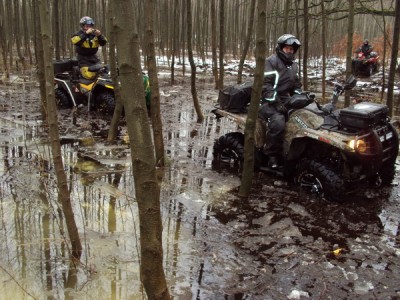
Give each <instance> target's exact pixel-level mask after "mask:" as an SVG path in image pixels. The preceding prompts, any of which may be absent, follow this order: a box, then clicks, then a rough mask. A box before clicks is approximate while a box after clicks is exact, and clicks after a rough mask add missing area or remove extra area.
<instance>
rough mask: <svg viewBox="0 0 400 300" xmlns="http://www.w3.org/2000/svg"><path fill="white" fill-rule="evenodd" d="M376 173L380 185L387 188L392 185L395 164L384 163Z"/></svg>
mask: <svg viewBox="0 0 400 300" xmlns="http://www.w3.org/2000/svg"><path fill="white" fill-rule="evenodd" d="M378 173H379V176H380V178H381V180H382V183H381V185H383V186H389V185H390V184H391V183H392V181H393V179H394V176H395V175H396V165H395V163H394V162H393V163H389V162H387V163H384V164H383V165H382V168H381V170H380V171H379V172H378Z"/></svg>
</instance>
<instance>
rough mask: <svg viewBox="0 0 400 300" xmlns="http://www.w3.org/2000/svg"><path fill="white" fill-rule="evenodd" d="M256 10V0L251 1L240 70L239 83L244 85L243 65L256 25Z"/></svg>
mask: <svg viewBox="0 0 400 300" xmlns="http://www.w3.org/2000/svg"><path fill="white" fill-rule="evenodd" d="M255 10H256V0H251V4H250V14H249V20H248V26H247V33H246V41H245V43H244V47H243V51H242V55H241V57H240V61H239V70H238V77H237V83H242V72H243V65H244V60H245V59H246V55H247V52H248V51H249V47H250V41H251V36H252V33H253V24H254V11H255Z"/></svg>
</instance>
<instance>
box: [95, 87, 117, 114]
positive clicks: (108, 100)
mask: <svg viewBox="0 0 400 300" xmlns="http://www.w3.org/2000/svg"><path fill="white" fill-rule="evenodd" d="M96 103H98V105H99V107H98V108H99V109H101V110H104V111H105V112H106V113H108V114H113V113H114V109H115V97H114V93H110V92H103V93H101V94H99V95H98V96H97V97H96Z"/></svg>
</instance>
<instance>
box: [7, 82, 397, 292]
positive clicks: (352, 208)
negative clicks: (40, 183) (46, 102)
mask: <svg viewBox="0 0 400 300" xmlns="http://www.w3.org/2000/svg"><path fill="white" fill-rule="evenodd" d="M373 79H374V78H371V79H366V81H367V82H368V81H369V82H371V80H373ZM375 79H376V77H375ZM198 82H199V84H198V92H199V98H200V102H201V105H202V107H203V109H204V113H205V116H206V119H205V121H204V123H203V124H196V123H195V120H196V116H195V113H194V111H193V107H192V106H193V105H192V103H191V101H192V100H191V93H190V80H189V79H188V78H183V77H180V78H179V79H178V84H177V85H176V86H170V85H169V83H168V78H164V79H163V78H160V90H161V94H162V97H161V99H162V100H161V101H162V105H161V110H162V114H163V126H164V131H165V147H166V153H167V155H168V158H169V160H170V165H169V166H168V171H166V173H171V174H172V173H174V172H176V175H175V176H172V175H166V177H165V183H164V184H163V189H164V190H165V189H167V190H168V191H164V192H163V195H162V197H161V199H162V206H163V208H162V211H163V214H164V218H165V219H169V220H174V222H176V224H181V226H182V228H180V229H179V230H178V229H177V228H175V229H174V231H173V233H174V234H175V235H173V236H174V239H175V243H173V246H171V245H169V244H168V243H169V242H168V241H167V242H166V243H167V245H166V246H165V247H166V249H167V250H168V249H172V248H173V249H174V251H173V253H172V254H174V255H172V254H171V253H169V251H166V252H167V253H165V257H166V258H165V259H166V274H167V280H168V284H169V286H170V289H171V294H172V295H173V296H174V298H176V299H307V298H309V299H400V285H399V282H400V272H399V268H400V225H399V224H400V200H399V199H400V187H399V182H400V169H399V162H397V172H396V178H395V180H394V181H393V184H392V186H391V187H386V188H382V189H370V190H365V191H363V193H361V194H359V195H356V196H352V197H349V199H347V201H346V202H345V203H342V204H337V203H331V202H327V201H324V200H321V199H315V198H311V197H306V196H304V195H301V194H299V192H298V191H297V190H296V189H295V188H293V187H291V186H289V185H288V184H287V183H286V182H285V181H283V180H282V179H280V178H276V177H274V176H270V175H266V174H263V173H259V174H256V178H255V180H254V184H253V188H252V193H251V196H250V198H249V199H248V200H246V201H243V200H242V199H241V198H239V197H238V196H237V193H236V192H237V187H238V185H239V175H238V174H237V173H235V171H234V170H231V169H230V168H229V167H227V168H216V167H215V166H213V164H212V145H213V142H214V140H215V139H216V138H218V136H220V135H222V134H223V133H226V132H228V131H229V130H231V129H232V128H234V125H232V124H229V123H228V122H224V121H223V120H216V118H215V117H214V115H213V114H212V113H211V110H212V108H213V105H214V104H215V99H216V96H217V91H216V90H215V89H214V88H213V82H212V80H211V79H209V78H207V77H204V78H201V77H200V78H199V81H198ZM227 82H228V83H229V82H231V83H233V82H234V77H233V76H230V77H229V75H228V76H227ZM22 86H23V88H21V87H22ZM38 99H39V98H38V88H37V86H36V85H34V86H28V87H25V86H24V85H23V84H22V83H13V84H7V85H1V86H0V108H1V109H0V120H1V125H0V127H1V132H2V134H1V138H0V142H1V147H2V149H3V150H2V151H3V158H2V159H3V160H4V162H5V161H7V160H9V158H7V155H6V153H7V150H4V149H5V147H6V146H8V145H9V141H10V138H11V137H15V135H18V134H20V135H23V136H24V137H25V138H29V137H27V133H26V131H24V133H21V132H20V131H17V130H15V129H13V128H12V127H10V126H9V122H12V121H13V120H14V121H15V122H17V123H18V122H21V123H24V122H25V123H26V124H34V123H35V122H39V120H40V112H39V105H38V103H39V102H38ZM109 121H110V120H109V117H107V116H104V115H103V114H101V113H98V112H92V113H90V114H89V113H88V112H87V110H86V108H85V107H82V108H80V109H79V114H78V122H77V124H78V125H77V126H76V125H73V124H72V117H71V112H70V110H62V111H60V114H59V122H60V135H61V137H62V138H63V139H64V140H68V139H71V140H84V139H85V138H87V137H88V136H92V135H93V136H94V137H95V140H96V144H97V145H98V147H97V148H96V149H97V150H96V151H93V150H88V148H85V147H82V148H80V149H79V150H78V151H79V152H80V153H81V154H82V153H84V155H86V156H87V157H91V159H93V158H94V159H95V160H97V161H98V162H99V163H101V164H102V165H105V166H107V165H108V166H110V165H113V164H114V163H115V161H117V159H118V158H117V157H112V158H110V157H109V156H108V157H106V158H105V157H104V156H102V154H101V153H102V152H101V151H98V149H101V147H103V146H104V140H102V139H103V138H104V136H105V134H106V132H107V129H108V124H109ZM120 129H121V130H120V136H119V139H120V142H119V144H118V145H116V146H115V149H118V147H120V146H121V145H122V144H124V143H123V140H124V139H125V138H124V137H125V136H126V128H125V127H124V124H123V123H121V126H120ZM29 134H30V135H32V134H34V133H32V132H30V133H29ZM104 147H105V146H104ZM107 147H108V146H107ZM91 149H92V148H91ZM108 149H109V148H108ZM124 151H125V152H126V149H124ZM111 152H112V150H111ZM118 153H120V152H118ZM117 156H118V155H117ZM128 156H129V155H128ZM2 167H3V170H2V172H1V175H2V180H4V182H6V181H10V180H11V179H10V178H9V176H10V172H8V168H10V164H9V163H3V165H2ZM14 167H15V166H14ZM5 174H7V177H6V176H5ZM6 178H7V180H6ZM31 188H33V187H31ZM2 193H4V192H2ZM26 193H29V189H28V190H27V191H26ZM166 194H167V195H168V196H166ZM171 195H172V196H171ZM21 201H22V200H21ZM89 202H90V201H89ZM171 203H175V205H176V206H177V207H179V209H176V210H173V209H172V210H171V208H170V206H171ZM2 218H5V217H4V216H3V217H2ZM3 222H5V221H4V220H3ZM3 222H2V223H3ZM165 227H166V229H165V230H164V231H167V233H164V234H166V235H168V236H169V234H170V232H169V230H168V226H165ZM177 233H179V237H177V236H176V235H177ZM91 238H93V236H92V237H91ZM105 238H106V239H108V238H110V236H108V237H107V236H106V237H105ZM10 239H12V237H10ZM102 239H104V236H103V237H102ZM113 239H115V237H114V238H113ZM171 240H173V239H172V238H171ZM178 240H179V243H178ZM0 241H1V240H0ZM170 242H171V241H170ZM172 242H173V241H172ZM178 244H179V246H177V245H178ZM182 245H185V246H182ZM171 247H172V248H171ZM4 251H5V250H4V249H3V250H2V251H1V252H0V254H2V256H3V257H4V255H5V253H4ZM92 252H94V250H92ZM175 252H176V253H175ZM7 255H8V256H10V255H11V256H16V257H18V256H17V254H12V253H11V254H10V253H7ZM92 255H93V254H92ZM115 255H117V254H115ZM170 256H171V257H173V258H171V257H170ZM104 264H105V263H104ZM4 265H5V262H4V261H3V262H2V267H3V268H4ZM100 265H101V263H99V262H98V265H97V268H99V272H98V274H97V275H96V277H101V276H102V271H101V268H100ZM172 269H173V270H172ZM105 270H107V271H106V272H111V271H110V269H109V268H108V269H105ZM14 271H15V270H14ZM15 273H18V272H17V271H15ZM21 276H22V275H21ZM4 277H7V276H5V275H1V278H4ZM16 278H18V276H16ZM97 280H98V281H99V282H100V281H101V280H99V279H98V278H97ZM95 281H96V279H94V278H92V279H91V282H92V286H91V285H90V284H85V287H84V288H83V287H82V286H83V284H82V286H81V287H80V288H79V289H78V288H76V289H75V293H76V296H75V297H76V298H75V299H80V296H79V295H80V294H79V292H81V291H82V290H84V291H85V292H86V294H85V295H86V296H87V295H88V294H89V293H91V292H92V293H94V294H93V296H94V295H96V292H94V291H95V290H96V285H94V284H93V282H95ZM103 284H104V283H103ZM107 284H108V282H107V281H106V283H105V285H107ZM118 284H119V285H120V286H125V287H126V286H127V285H128V282H123V280H122V279H121V280H120V281H119V283H118ZM90 286H91V289H90ZM28 287H29V286H28ZM89 289H90V290H89ZM103 289H104V290H106V293H110V294H111V292H110V291H108V290H107V288H106V287H103V288H102V290H103ZM126 289H128V288H126ZM76 290H78V291H76ZM48 292H50V291H48ZM64 292H65V291H64ZM139 294H140V293H139V292H138V291H132V290H128V293H127V294H126V295H125V297H126V299H128V298H130V299H131V298H134V299H136V298H137V297H138V295H139ZM81 296H82V295H81ZM103 296H104V295H103ZM109 296H110V295H108V296H107V298H109ZM125 297H123V296H120V298H121V299H125ZM98 299H104V298H102V297H100V298H98Z"/></svg>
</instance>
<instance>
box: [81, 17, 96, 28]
mask: <svg viewBox="0 0 400 300" xmlns="http://www.w3.org/2000/svg"><path fill="white" fill-rule="evenodd" d="M79 25H81V27H83V25H92V26H94V21H93V19H92V18H91V17H88V16H85V17H82V19H81V20H80V21H79Z"/></svg>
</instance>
